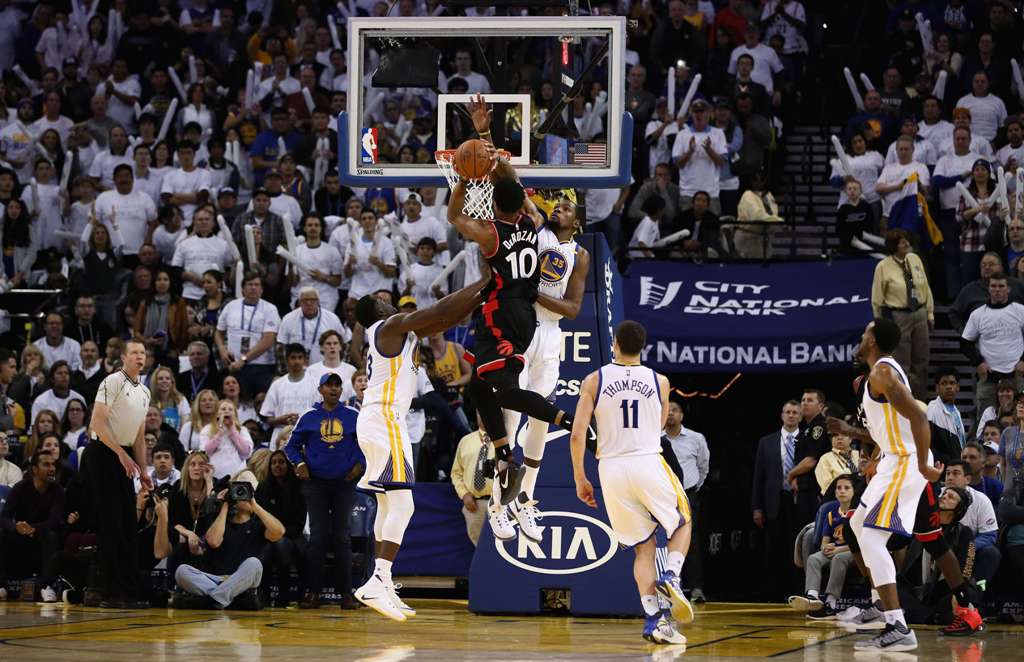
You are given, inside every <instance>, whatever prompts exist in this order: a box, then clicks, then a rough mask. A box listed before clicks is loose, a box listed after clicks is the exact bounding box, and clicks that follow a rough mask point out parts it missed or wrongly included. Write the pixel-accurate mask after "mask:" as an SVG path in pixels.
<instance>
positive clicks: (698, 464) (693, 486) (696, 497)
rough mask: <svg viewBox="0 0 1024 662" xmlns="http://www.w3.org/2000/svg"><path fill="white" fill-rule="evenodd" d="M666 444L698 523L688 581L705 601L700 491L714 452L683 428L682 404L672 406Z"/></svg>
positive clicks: (669, 413) (688, 558)
mask: <svg viewBox="0 0 1024 662" xmlns="http://www.w3.org/2000/svg"><path fill="white" fill-rule="evenodd" d="M662 440H663V442H662V443H664V442H665V441H667V442H668V445H669V446H670V447H671V448H672V454H673V455H675V456H676V460H677V461H678V462H679V467H680V469H682V471H683V475H682V476H680V477H679V480H680V482H682V484H683V489H684V490H685V491H686V497H687V499H688V500H689V502H690V513H691V519H692V521H693V522H694V525H695V526H694V533H693V535H692V536H691V538H690V550H689V554H688V556H687V562H688V565H687V566H686V567H687V577H688V578H689V580H690V587H691V588H692V589H693V592H694V595H693V599H694V600H695V601H697V600H699V601H701V602H703V601H704V590H703V589H704V562H703V556H704V555H703V552H702V550H703V545H702V544H701V538H700V534H699V533H698V529H697V525H698V522H699V520H700V496H701V495H700V490H701V488H702V487H704V481H705V480H707V477H708V471H709V469H710V466H711V451H710V450H708V442H707V439H705V438H704V435H702V434H701V433H700V432H696V431H694V430H690V429H687V428H685V427H683V409H682V407H680V406H679V403H678V402H675V401H674V400H670V401H669V403H668V417H667V418H666V419H665V431H664V436H663V437H662Z"/></svg>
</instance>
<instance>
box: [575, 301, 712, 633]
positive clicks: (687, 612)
mask: <svg viewBox="0 0 1024 662" xmlns="http://www.w3.org/2000/svg"><path fill="white" fill-rule="evenodd" d="M646 343H647V331H646V330H645V329H644V327H643V326H642V325H641V324H640V323H638V322H633V321H629V320H627V321H625V322H622V323H621V324H619V326H618V327H617V328H616V329H615V341H614V343H613V344H612V351H613V352H614V354H615V360H614V361H613V362H612V363H609V364H608V365H606V366H604V367H602V368H601V369H600V370H598V371H597V372H592V373H590V374H589V375H587V378H586V379H584V380H583V384H582V385H581V386H580V400H579V406H577V408H576V424H575V425H574V426H573V428H572V438H571V441H570V442H569V447H570V451H571V453H572V468H573V477H574V479H575V481H576V495H577V496H578V497H579V498H580V501H582V502H583V503H585V504H587V505H588V506H590V507H592V508H596V507H597V500H596V498H595V497H594V486H593V485H592V484H591V483H590V481H589V480H587V474H586V471H585V470H584V467H583V454H584V453H583V451H584V449H585V447H586V436H587V424H586V421H588V420H590V415H591V413H593V414H594V416H595V417H596V418H597V459H598V474H599V475H600V477H601V489H602V492H603V497H604V507H605V510H607V511H608V520H609V521H610V522H611V525H612V529H613V530H614V531H615V536H616V537H617V538H618V540H619V543H620V544H622V545H625V546H627V547H632V548H633V551H634V552H635V553H636V559H635V560H634V562H633V577H634V579H635V580H636V585H637V589H638V590H639V592H640V603H641V604H642V605H643V609H644V614H645V616H646V619H645V622H644V633H643V636H644V639H647V640H649V641H653V642H655V643H659V644H685V643H686V637H684V636H683V635H682V634H680V633H679V632H678V631H677V630H676V627H675V624H674V623H673V622H672V621H673V619H674V620H675V621H677V622H679V623H689V622H690V621H692V620H693V608H692V607H691V606H690V603H689V602H688V601H687V599H686V596H684V595H683V591H682V589H681V588H680V587H679V573H680V572H681V571H682V569H683V562H684V561H685V556H684V554H685V553H686V550H687V549H689V547H690V530H691V526H690V503H689V502H688V501H687V500H686V493H685V492H684V491H683V486H682V485H681V484H680V483H679V479H678V478H676V475H675V474H674V473H672V470H671V469H669V467H668V464H666V463H665V460H664V459H662V456H661V431H662V430H663V429H664V428H665V420H666V419H667V418H668V379H667V378H666V377H664V376H663V375H659V374H658V373H656V372H654V370H652V369H650V368H648V367H646V366H643V365H641V363H640V352H641V351H642V350H643V348H644V345H645V344H646ZM659 525H660V526H661V527H662V528H663V529H664V530H665V535H666V537H667V538H668V563H667V564H666V565H667V569H666V570H665V572H664V573H662V575H661V577H658V571H657V567H656V566H655V551H656V543H655V540H654V531H655V529H656V528H657V527H658V526H659ZM655 591H657V592H658V593H661V594H662V595H663V596H665V598H667V599H668V600H669V601H670V602H671V603H672V608H671V613H669V611H670V610H664V611H662V610H660V608H659V604H658V599H657V596H656V595H655ZM670 615H671V618H670Z"/></svg>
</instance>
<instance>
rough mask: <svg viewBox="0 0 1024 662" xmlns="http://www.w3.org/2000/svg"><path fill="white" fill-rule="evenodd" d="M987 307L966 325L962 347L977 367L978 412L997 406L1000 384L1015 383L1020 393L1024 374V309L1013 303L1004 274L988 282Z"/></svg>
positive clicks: (990, 278) (975, 311) (972, 317)
mask: <svg viewBox="0 0 1024 662" xmlns="http://www.w3.org/2000/svg"><path fill="white" fill-rule="evenodd" d="M988 297H989V300H988V303H986V304H985V305H984V306H979V307H977V308H975V309H974V311H973V312H971V315H970V317H968V318H967V324H966V325H964V331H963V334H962V335H961V342H960V347H961V351H962V352H963V354H964V355H965V356H966V357H967V358H968V359H970V360H971V362H972V363H973V364H974V365H975V366H977V368H976V370H977V373H978V383H977V385H976V386H975V411H980V412H984V411H985V409H986V408H987V407H989V406H991V405H994V404H996V390H997V386H998V384H999V382H1000V381H1002V380H1009V381H1012V382H1013V384H1014V385H1015V386H1016V388H1017V389H1018V390H1020V387H1021V377H1020V374H1021V373H1022V372H1024V361H1022V360H1021V356H1022V355H1024V305H1021V304H1019V303H1017V302H1015V301H1010V286H1009V282H1008V281H1007V277H1006V275H1005V274H1001V273H995V274H992V275H991V276H989V278H988Z"/></svg>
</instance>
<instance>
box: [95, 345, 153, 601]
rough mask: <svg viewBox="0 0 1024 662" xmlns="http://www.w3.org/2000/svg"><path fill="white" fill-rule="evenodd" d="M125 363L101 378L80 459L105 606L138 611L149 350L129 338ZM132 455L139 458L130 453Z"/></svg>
mask: <svg viewBox="0 0 1024 662" xmlns="http://www.w3.org/2000/svg"><path fill="white" fill-rule="evenodd" d="M123 360H124V365H123V367H122V368H121V370H119V371H118V372H115V373H113V374H112V375H110V376H109V377H107V378H106V379H104V380H103V383H101V384H100V388H99V391H97V393H96V403H95V405H94V406H93V410H92V421H91V422H90V424H89V438H90V440H91V441H90V443H89V446H88V447H87V448H86V450H85V452H84V454H83V457H82V473H83V474H84V475H85V478H86V481H87V483H88V486H89V491H90V492H91V493H92V495H93V499H94V500H95V504H96V511H95V512H96V513H97V514H99V517H98V518H97V522H98V525H99V531H98V532H97V542H98V546H99V552H98V555H99V571H100V589H101V591H102V601H101V602H100V606H101V607H106V608H111V609H135V608H140V607H148V606H149V604H148V603H141V602H139V601H138V597H139V576H138V574H139V572H138V554H137V552H136V549H135V534H136V530H137V527H138V516H137V513H136V511H135V487H134V485H133V483H132V479H133V478H135V477H136V476H137V477H138V478H139V480H140V482H141V483H142V487H143V488H144V489H147V490H148V489H152V488H153V482H152V480H151V479H150V477H149V475H148V474H147V473H146V442H145V439H144V437H143V433H144V431H145V422H146V411H147V409H148V408H149V399H150V395H149V389H148V388H146V387H145V386H143V385H142V383H141V382H140V381H139V373H141V372H142V368H143V366H144V365H145V363H146V346H145V345H143V344H142V343H141V342H138V341H135V340H129V341H128V343H127V344H126V345H125V349H124V356H123ZM129 451H131V452H133V453H134V455H135V459H134V460H133V459H132V456H131V455H130V454H129Z"/></svg>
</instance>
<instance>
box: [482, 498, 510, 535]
mask: <svg viewBox="0 0 1024 662" xmlns="http://www.w3.org/2000/svg"><path fill="white" fill-rule="evenodd" d="M487 518H488V519H489V520H490V522H491V533H493V534H494V537H495V538H497V539H498V540H512V539H513V538H515V537H516V529H515V527H514V526H512V522H510V521H509V520H508V508H506V507H505V506H502V505H498V504H494V503H489V505H488V506H487Z"/></svg>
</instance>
